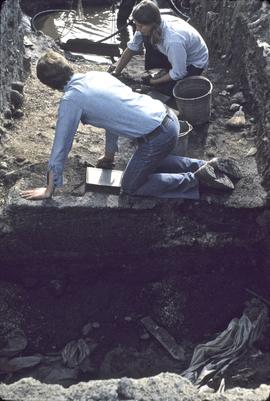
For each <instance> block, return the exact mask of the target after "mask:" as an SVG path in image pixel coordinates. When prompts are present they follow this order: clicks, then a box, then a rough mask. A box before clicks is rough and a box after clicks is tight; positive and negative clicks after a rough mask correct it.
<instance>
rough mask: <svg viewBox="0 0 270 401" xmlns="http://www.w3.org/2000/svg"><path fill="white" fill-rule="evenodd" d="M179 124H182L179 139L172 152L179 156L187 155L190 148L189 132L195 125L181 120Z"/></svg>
mask: <svg viewBox="0 0 270 401" xmlns="http://www.w3.org/2000/svg"><path fill="white" fill-rule="evenodd" d="M179 124H180V130H179V134H178V141H177V144H176V146H175V147H174V149H173V151H172V152H171V154H172V155H177V156H186V155H187V149H188V141H189V134H190V132H191V131H192V130H193V127H192V125H191V124H189V123H188V121H182V120H179Z"/></svg>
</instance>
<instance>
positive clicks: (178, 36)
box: [127, 15, 208, 80]
mask: <svg viewBox="0 0 270 401" xmlns="http://www.w3.org/2000/svg"><path fill="white" fill-rule="evenodd" d="M160 29H161V40H160V42H159V43H158V44H157V45H156V47H157V50H159V51H160V52H161V53H163V54H164V55H165V56H167V58H168V60H169V62H170V63H171V65H172V68H171V69H170V71H169V74H170V77H171V79H173V80H178V79H182V78H184V77H185V76H186V75H187V66H189V65H194V67H197V68H203V69H205V68H207V65H208V48H207V46H206V43H205V41H204V40H203V38H202V36H201V35H200V33H199V32H198V31H197V30H196V29H195V28H193V26H191V25H190V24H189V23H187V22H186V21H184V20H182V19H181V18H176V17H174V16H171V15H168V16H162V19H161V24H160ZM127 46H128V48H129V49H130V50H132V51H135V52H140V51H142V49H143V36H142V34H141V32H139V31H136V32H135V35H134V36H133V38H132V40H131V41H130V42H128V44H127Z"/></svg>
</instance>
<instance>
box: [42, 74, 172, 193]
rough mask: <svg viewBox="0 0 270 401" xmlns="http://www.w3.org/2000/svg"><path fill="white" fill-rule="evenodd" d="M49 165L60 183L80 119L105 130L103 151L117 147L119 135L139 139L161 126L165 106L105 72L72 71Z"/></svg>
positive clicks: (110, 151)
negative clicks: (82, 72)
mask: <svg viewBox="0 0 270 401" xmlns="http://www.w3.org/2000/svg"><path fill="white" fill-rule="evenodd" d="M64 92H65V93H64V95H63V97H62V99H61V101H60V104H59V109H58V117H57V124H56V131H55V138H54V143H53V147H52V151H51V156H50V160H49V165H48V171H53V178H54V180H53V181H54V185H55V186H61V185H63V177H62V176H63V170H64V163H65V161H66V158H67V156H68V153H69V151H70V150H71V147H72V143H73V139H74V135H75V133H76V131H77V128H78V125H79V123H80V122H82V123H83V124H91V125H93V126H95V127H99V128H104V129H105V130H106V143H105V150H106V152H108V153H114V152H116V151H117V150H118V147H117V140H118V136H125V137H128V138H131V139H135V138H139V137H141V136H143V135H145V134H147V133H149V132H151V131H153V130H154V129H155V128H157V127H158V126H159V125H161V123H162V121H163V119H164V117H165V115H166V109H165V106H164V105H163V103H161V102H160V101H159V100H155V99H152V98H151V97H149V96H147V95H142V94H139V93H136V92H133V91H132V89H131V88H129V87H128V86H127V85H125V84H123V83H122V82H121V81H119V80H118V79H117V78H115V77H113V76H112V75H111V74H109V73H107V72H97V71H91V72H88V73H86V74H74V75H73V76H72V78H71V79H70V81H69V82H68V83H67V85H66V86H65V87H64Z"/></svg>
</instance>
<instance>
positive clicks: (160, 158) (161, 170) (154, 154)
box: [121, 113, 205, 199]
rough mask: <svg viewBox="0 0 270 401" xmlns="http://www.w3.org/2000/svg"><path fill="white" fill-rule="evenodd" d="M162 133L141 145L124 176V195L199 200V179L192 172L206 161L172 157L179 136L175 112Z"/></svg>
mask: <svg viewBox="0 0 270 401" xmlns="http://www.w3.org/2000/svg"><path fill="white" fill-rule="evenodd" d="M159 131H160V132H159V134H158V135H157V136H155V137H154V138H152V139H150V140H148V141H146V142H140V143H139V144H138V148H137V150H136V151H135V153H134V154H133V156H132V157H131V159H130V160H129V162H128V165H127V167H126V169H125V171H124V174H123V178H122V184H121V186H122V190H123V192H124V193H126V194H129V195H139V196H154V197H157V198H187V199H198V198H199V188H198V180H197V178H196V177H195V176H194V174H193V173H194V171H196V170H197V169H198V168H199V167H201V166H202V165H203V164H204V163H205V162H204V161H203V160H197V159H191V158H187V157H180V156H174V155H170V152H171V151H172V150H173V148H174V147H175V145H176V142H177V139H178V133H179V123H178V120H177V118H176V116H175V115H174V114H173V113H170V115H169V118H168V119H167V120H166V122H163V123H162V124H161V126H160V127H159Z"/></svg>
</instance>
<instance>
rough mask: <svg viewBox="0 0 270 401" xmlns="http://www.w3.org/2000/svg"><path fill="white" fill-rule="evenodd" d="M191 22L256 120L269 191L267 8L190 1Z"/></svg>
mask: <svg viewBox="0 0 270 401" xmlns="http://www.w3.org/2000/svg"><path fill="white" fill-rule="evenodd" d="M191 7H192V11H193V16H194V17H193V18H192V22H193V24H194V25H196V27H197V28H199V30H200V31H201V32H202V33H203V34H204V36H205V37H206V40H207V43H208V45H209V47H210V59H211V64H212V67H214V64H215V60H217V59H219V58H220V57H221V56H222V55H223V58H222V59H223V60H224V63H225V64H226V66H227V67H228V69H230V70H231V72H232V73H233V75H234V79H235V82H236V83H239V84H240V83H241V85H242V87H243V88H245V92H246V93H245V95H246V97H247V99H248V100H249V101H250V102H249V103H250V107H252V108H253V112H255V114H256V116H257V120H256V123H257V126H258V131H257V147H258V152H257V162H258V166H259V169H260V172H261V174H262V176H263V183H264V185H265V187H266V188H267V190H268V191H269V190H270V143H269V141H270V46H269V40H270V29H269V26H270V4H269V2H268V1H260V0H257V1H256V0H238V1H230V0H223V1H220V0H212V1H208V0H201V1H200V2H198V1H197V0H191Z"/></svg>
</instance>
